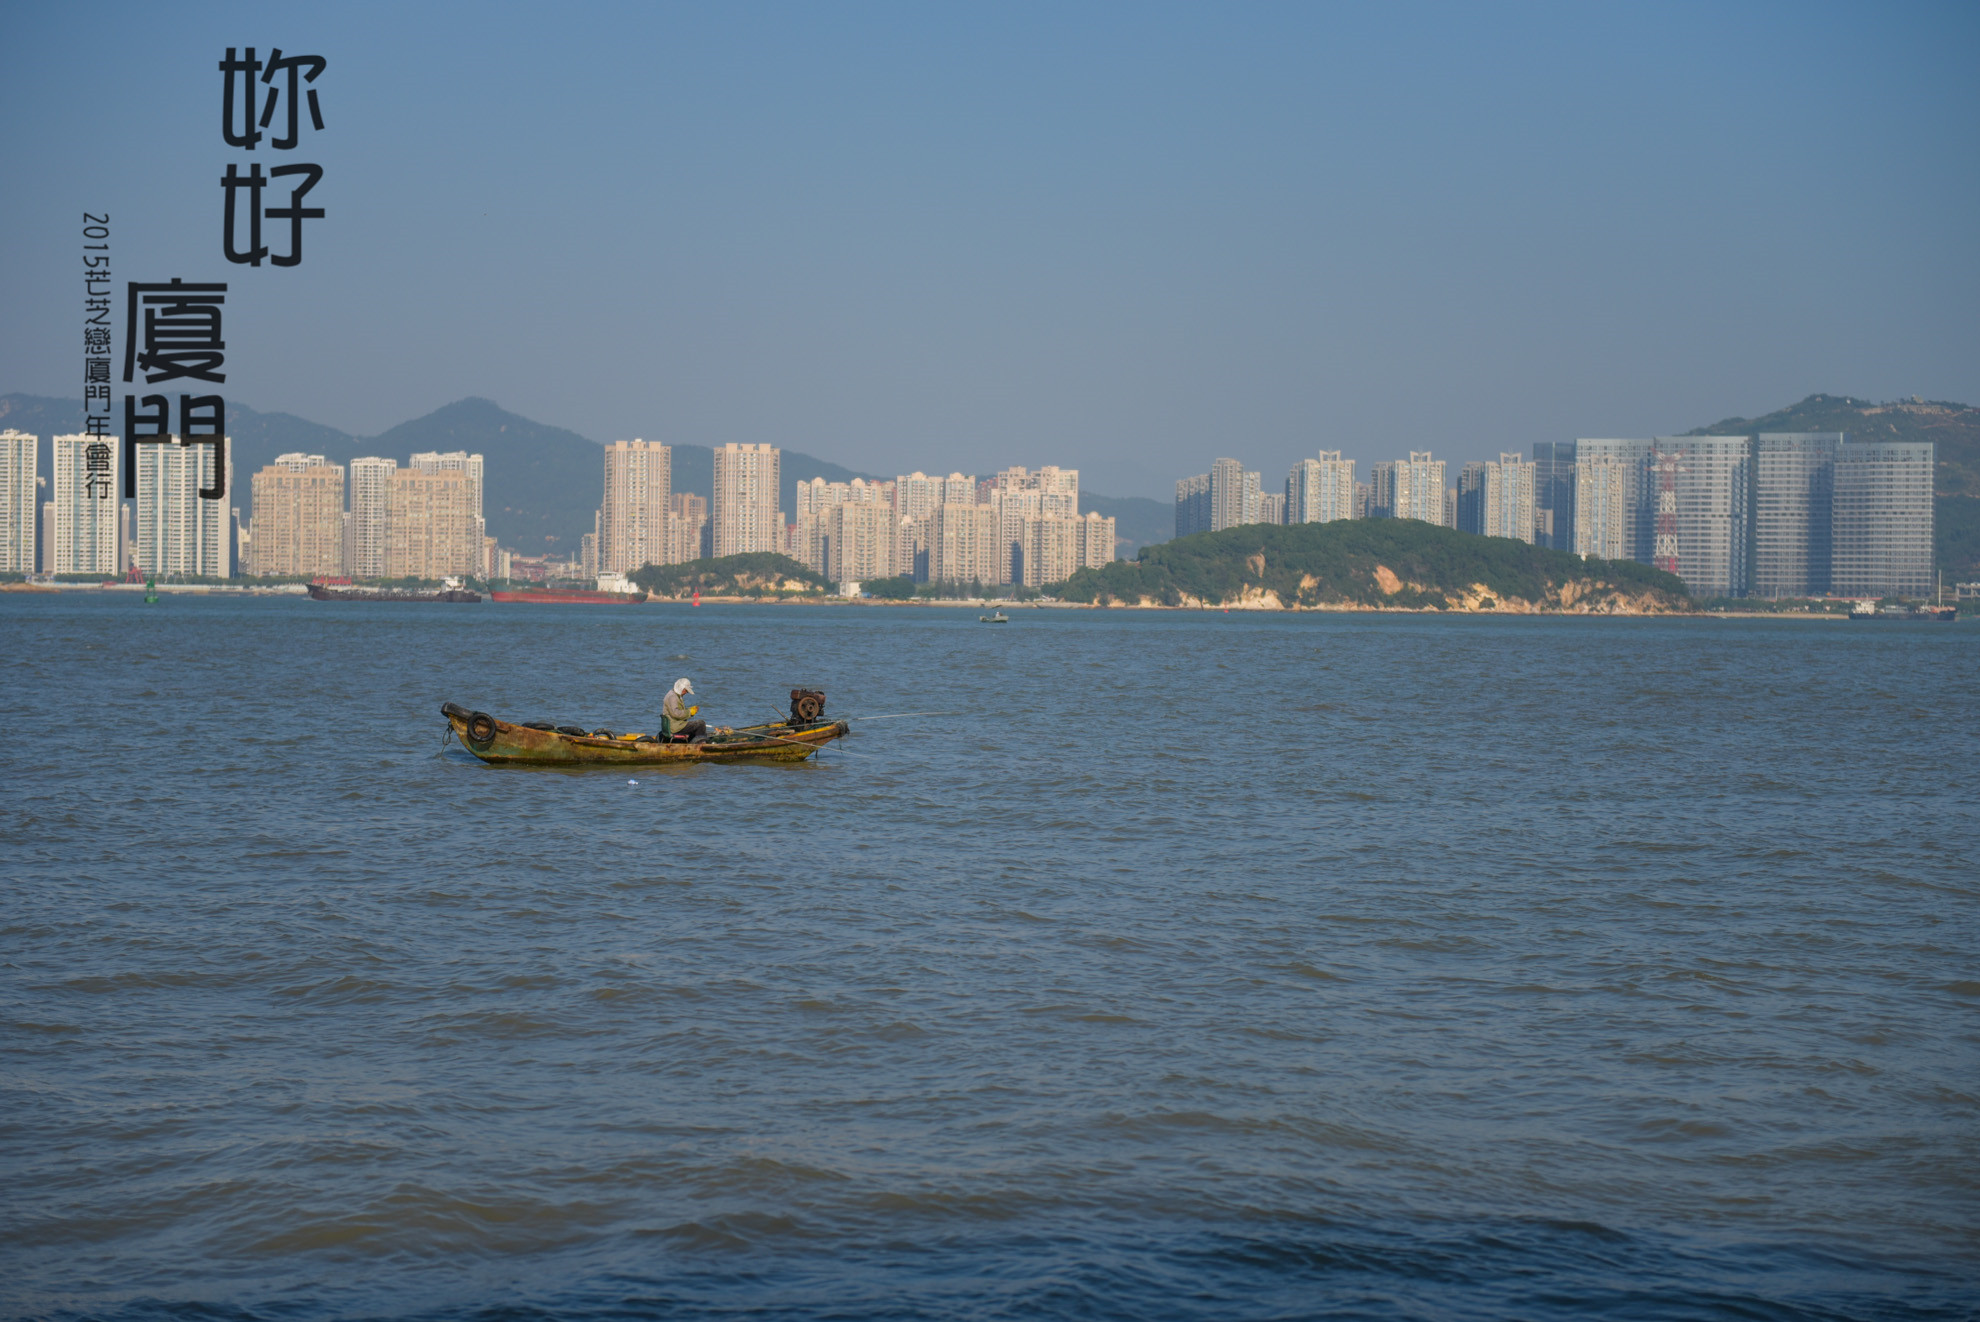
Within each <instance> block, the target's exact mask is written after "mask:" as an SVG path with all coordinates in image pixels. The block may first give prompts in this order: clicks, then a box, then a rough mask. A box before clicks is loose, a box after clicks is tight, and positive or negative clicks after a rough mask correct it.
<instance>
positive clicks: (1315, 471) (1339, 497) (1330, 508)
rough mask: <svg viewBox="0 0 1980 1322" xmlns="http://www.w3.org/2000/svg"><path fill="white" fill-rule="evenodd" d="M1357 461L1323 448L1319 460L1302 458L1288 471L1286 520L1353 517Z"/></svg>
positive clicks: (1322, 520)
mask: <svg viewBox="0 0 1980 1322" xmlns="http://www.w3.org/2000/svg"><path fill="white" fill-rule="evenodd" d="M1354 488H1355V481H1354V460H1352V459H1343V458H1341V452H1340V451H1339V450H1322V451H1321V452H1320V457H1319V458H1318V459H1302V460H1300V461H1299V463H1297V464H1295V465H1294V466H1293V470H1292V472H1290V473H1288V474H1286V522H1287V523H1332V522H1333V521H1334V520H1336V519H1352V518H1354V517H1355V512H1354Z"/></svg>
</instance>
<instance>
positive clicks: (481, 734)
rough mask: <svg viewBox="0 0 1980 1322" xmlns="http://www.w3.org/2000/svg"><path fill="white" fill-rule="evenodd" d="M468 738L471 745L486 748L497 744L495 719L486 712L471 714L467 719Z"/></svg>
mask: <svg viewBox="0 0 1980 1322" xmlns="http://www.w3.org/2000/svg"><path fill="white" fill-rule="evenodd" d="M467 737H468V742H469V743H471V744H480V745H482V746H484V747H486V746H487V745H489V744H492V743H494V742H495V718H494V717H493V716H490V715H489V714H488V713H487V712H485V711H478V712H471V713H469V714H468V718H467Z"/></svg>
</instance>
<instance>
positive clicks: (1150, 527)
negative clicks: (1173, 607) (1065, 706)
mask: <svg viewBox="0 0 1980 1322" xmlns="http://www.w3.org/2000/svg"><path fill="white" fill-rule="evenodd" d="M82 416H83V414H82V401H81V400H79V399H56V398H52V397H49V396H46V395H23V394H9V395H0V430H6V429H8V428H14V429H17V430H20V431H26V432H33V433H35V434H36V435H38V436H40V437H41V438H42V444H43V449H42V458H41V472H42V473H43V474H44V475H45V474H47V473H48V472H49V457H48V449H47V442H48V438H49V437H51V436H58V435H67V434H69V433H71V432H78V431H81V430H82ZM227 434H228V436H230V437H231V438H232V440H233V460H234V490H233V493H232V495H233V503H234V504H235V505H236V506H237V507H238V508H239V509H240V511H241V515H242V517H243V518H245V517H247V516H248V515H249V514H250V513H251V512H252V510H253V494H254V493H253V486H252V484H251V483H250V482H249V480H248V479H249V478H250V477H252V476H253V474H254V473H256V472H257V471H259V470H260V469H262V468H264V467H266V466H267V465H268V464H271V463H273V462H274V461H275V457H276V456H277V455H282V454H289V453H291V452H297V451H299V452H301V453H304V454H320V455H322V456H323V457H324V458H326V459H328V460H329V461H330V462H332V463H337V464H348V463H349V462H350V461H351V460H353V459H355V458H357V457H359V456H360V455H383V456H384V457H386V458H388V459H397V460H398V461H399V462H400V463H404V462H405V461H406V457H407V456H408V455H410V454H413V453H415V452H417V451H421V450H466V451H468V452H469V453H471V454H474V453H478V454H480V455H481V456H482V457H483V459H484V461H485V467H484V470H483V473H484V480H485V481H486V482H487V484H488V485H487V490H486V491H485V492H484V493H483V496H482V506H483V512H484V514H485V515H486V517H487V519H488V531H489V532H490V533H491V534H492V535H493V536H494V537H495V539H496V540H497V541H498V542H500V543H501V544H502V545H504V546H506V547H509V548H510V549H512V550H516V551H520V552H523V553H524V554H527V555H540V554H543V553H546V552H551V553H564V552H573V553H574V552H575V551H576V549H577V545H578V539H579V538H580V537H582V536H583V535H584V534H585V533H588V532H590V531H591V516H592V514H593V512H594V511H596V510H597V508H598V501H599V497H600V495H601V494H602V488H603V485H604V466H603V460H602V457H601V453H600V452H601V450H602V449H603V447H602V446H601V445H600V443H599V442H597V441H593V440H590V439H588V438H587V437H584V436H580V435H578V434H577V433H576V432H574V431H567V430H565V429H564V428H562V427H551V426H546V425H545V424H543V423H540V422H532V421H531V420H530V419H528V418H525V417H521V416H519V415H517V414H514V413H510V412H509V411H508V410H506V409H504V408H502V407H501V406H500V405H498V404H496V403H495V402H494V401H492V400H486V399H478V398H468V399H463V400H458V401H456V402H455V403H452V404H448V405H446V406H445V407H444V408H439V409H435V410H434V411H433V412H431V413H429V414H427V415H426V416H425V417H423V418H415V419H413V420H412V421H411V422H402V423H400V424H399V425H398V426H396V427H394V428H392V429H391V430H390V431H387V432H384V433H383V434H381V435H378V436H352V435H350V434H349V433H348V432H342V431H338V430H337V429H336V428H335V427H326V426H324V425H323V424H322V423H320V422H311V421H309V420H308V419H307V418H298V417H296V416H295V415H294V414H292V413H258V412H256V411H255V410H253V409H251V408H247V407H246V406H244V405H240V404H234V403H229V404H228V406H227ZM673 450H674V490H676V491H692V492H694V493H695V494H697V495H700V496H709V495H711V494H712V491H713V487H714V481H715V456H714V452H713V451H712V450H710V449H709V448H708V447H707V446H705V445H679V444H676V445H674V447H673ZM782 469H783V501H784V509H785V510H786V511H787V512H788V511H794V510H795V509H796V508H797V494H796V489H797V484H798V483H800V482H809V481H810V480H811V479H812V478H814V477H822V478H824V479H825V480H826V481H827V482H850V481H851V480H852V479H853V478H855V477H863V478H866V479H868V480H874V479H876V478H878V477H879V476H880V475H878V474H874V473H863V472H860V471H858V470H856V469H851V468H846V467H844V466H842V465H840V464H835V463H831V462H829V461H827V460H824V459H819V458H816V457H815V456H812V455H808V454H805V453H803V452H802V451H798V450H785V451H784V454H783V463H782ZM1080 499H1081V502H1082V503H1081V509H1082V510H1084V509H1095V508H1097V509H1099V510H1100V512H1101V513H1102V514H1111V515H1113V516H1114V518H1115V519H1116V525H1115V531H1116V533H1117V534H1118V535H1119V536H1121V537H1123V538H1126V539H1128V543H1129V544H1128V545H1126V546H1124V548H1123V550H1124V553H1125V554H1127V555H1133V554H1134V553H1135V551H1136V550H1138V549H1139V548H1140V547H1141V546H1143V545H1146V544H1147V543H1149V542H1156V541H1163V540H1166V539H1167V537H1168V535H1169V531H1170V529H1169V524H1170V522H1171V521H1172V520H1171V514H1170V510H1169V507H1168V506H1167V505H1164V504H1163V503H1162V502H1160V501H1155V500H1135V499H1113V498H1109V497H1106V496H1100V495H1095V494H1093V493H1090V492H1081V493H1080Z"/></svg>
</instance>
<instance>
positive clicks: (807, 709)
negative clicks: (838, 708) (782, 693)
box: [791, 689, 825, 725]
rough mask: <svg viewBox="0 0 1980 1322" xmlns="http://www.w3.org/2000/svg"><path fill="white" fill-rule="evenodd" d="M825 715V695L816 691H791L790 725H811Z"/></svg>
mask: <svg viewBox="0 0 1980 1322" xmlns="http://www.w3.org/2000/svg"><path fill="white" fill-rule="evenodd" d="M824 714H825V695H824V694H823V693H822V692H820V691H819V690H817V689H792V690H791V724H792V725H811V724H814V723H816V722H817V720H818V718H819V717H821V716H823V715H824Z"/></svg>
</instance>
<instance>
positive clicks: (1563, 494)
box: [1533, 441, 1575, 551]
mask: <svg viewBox="0 0 1980 1322" xmlns="http://www.w3.org/2000/svg"><path fill="white" fill-rule="evenodd" d="M1574 458H1575V443H1574V442H1573V441H1535V442H1534V443H1533V522H1534V529H1535V540H1536V541H1538V543H1539V544H1540V545H1541V546H1547V547H1551V548H1553V549H1554V550H1556V551H1572V550H1573V549H1574V491H1575V477H1574Z"/></svg>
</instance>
